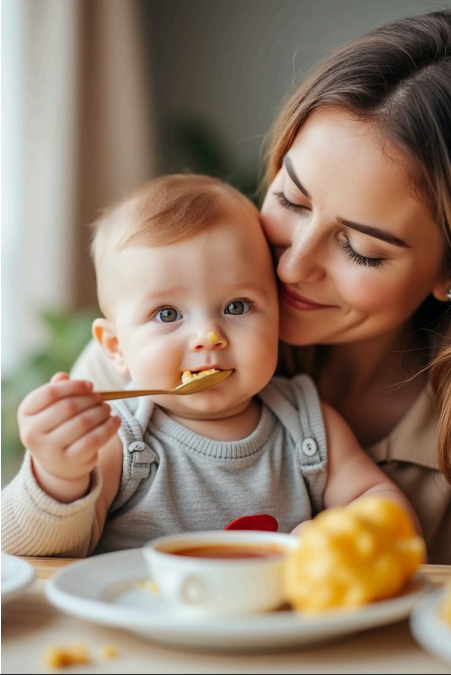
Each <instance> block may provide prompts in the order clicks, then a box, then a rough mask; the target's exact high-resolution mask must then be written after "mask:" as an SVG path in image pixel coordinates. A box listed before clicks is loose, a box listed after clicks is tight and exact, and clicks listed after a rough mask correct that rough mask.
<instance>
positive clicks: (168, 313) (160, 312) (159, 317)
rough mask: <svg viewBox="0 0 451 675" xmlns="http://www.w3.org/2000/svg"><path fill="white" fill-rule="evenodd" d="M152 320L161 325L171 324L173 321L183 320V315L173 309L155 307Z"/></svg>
mask: <svg viewBox="0 0 451 675" xmlns="http://www.w3.org/2000/svg"><path fill="white" fill-rule="evenodd" d="M152 319H154V320H155V321H159V322H161V323H173V322H174V321H180V319H183V315H182V314H181V312H179V310H178V309H176V308H175V307H168V306H166V305H165V306H164V307H157V309H156V310H155V311H154V312H153V314H152Z"/></svg>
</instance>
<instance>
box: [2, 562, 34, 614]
mask: <svg viewBox="0 0 451 675" xmlns="http://www.w3.org/2000/svg"><path fill="white" fill-rule="evenodd" d="M1 553H2V556H1V562H2V571H3V564H4V561H5V560H7V561H8V564H12V565H14V566H15V568H16V569H15V570H14V572H15V574H14V575H13V577H12V580H11V579H8V580H5V581H4V580H3V575H2V586H1V596H2V603H3V602H4V601H6V600H10V599H11V598H13V597H15V596H16V595H18V594H19V593H21V592H22V591H24V590H25V589H26V588H27V587H28V586H30V585H31V584H32V583H33V582H34V580H35V579H36V572H35V569H34V567H33V565H31V564H30V563H29V562H27V561H26V560H23V559H22V558H20V557H19V556H16V555H12V554H11V553H7V552H6V551H2V552H1ZM17 573H18V574H17Z"/></svg>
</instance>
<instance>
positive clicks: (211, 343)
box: [191, 329, 228, 351]
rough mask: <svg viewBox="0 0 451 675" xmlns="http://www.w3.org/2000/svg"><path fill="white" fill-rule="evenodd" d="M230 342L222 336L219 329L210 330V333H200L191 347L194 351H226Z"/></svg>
mask: <svg viewBox="0 0 451 675" xmlns="http://www.w3.org/2000/svg"><path fill="white" fill-rule="evenodd" d="M227 345H228V342H227V338H226V337H225V335H222V334H221V333H220V332H219V331H218V330H217V329H216V330H210V331H208V333H200V334H199V335H198V336H196V338H195V339H194V340H193V342H192V345H191V350H192V351H200V350H201V349H224V348H225V347H227Z"/></svg>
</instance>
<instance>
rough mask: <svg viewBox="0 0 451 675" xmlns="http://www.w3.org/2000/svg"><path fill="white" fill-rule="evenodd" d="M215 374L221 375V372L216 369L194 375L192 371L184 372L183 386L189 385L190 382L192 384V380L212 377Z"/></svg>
mask: <svg viewBox="0 0 451 675" xmlns="http://www.w3.org/2000/svg"><path fill="white" fill-rule="evenodd" d="M213 373H219V370H217V369H216V368H209V369H208V370H200V371H199V372H198V373H192V372H191V371H190V370H184V371H183V373H182V384H187V383H188V382H192V380H198V379H200V378H201V377H205V376H206V375H212V374H213Z"/></svg>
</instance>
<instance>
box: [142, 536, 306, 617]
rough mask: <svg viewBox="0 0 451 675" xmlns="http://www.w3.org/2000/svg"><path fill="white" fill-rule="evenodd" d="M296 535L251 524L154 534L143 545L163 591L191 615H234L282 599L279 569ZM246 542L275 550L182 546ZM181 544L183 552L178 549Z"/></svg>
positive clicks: (271, 606)
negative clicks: (243, 552)
mask: <svg viewBox="0 0 451 675" xmlns="http://www.w3.org/2000/svg"><path fill="white" fill-rule="evenodd" d="M298 545H299V540H298V539H297V537H295V536H293V535H290V534H281V533H278V532H261V531H256V530H240V531H233V530H230V531H222V530H220V531H217V530H215V531H212V532H190V533H186V534H176V535H169V536H166V537H159V538H157V539H153V540H152V541H150V542H148V543H147V544H145V545H144V547H143V553H144V559H145V561H146V564H147V567H148V569H149V572H150V576H151V578H152V580H153V581H154V582H155V583H156V584H157V586H158V590H159V592H160V593H161V595H162V597H163V598H164V599H165V600H167V601H168V602H170V603H171V604H173V606H174V608H176V609H177V611H181V612H183V613H187V614H189V615H192V616H199V617H205V616H206V615H208V614H214V615H223V616H224V615H239V614H247V613H255V612H265V611H269V610H272V609H277V608H278V607H280V606H281V605H282V604H283V603H284V596H283V586H282V570H283V564H284V560H285V558H286V556H287V554H288V553H289V552H290V551H292V550H293V549H295V548H297V546H298ZM218 547H220V548H222V547H229V552H230V548H232V549H233V548H234V547H235V550H236V547H246V548H249V549H253V550H254V552H255V551H256V550H258V551H260V553H261V552H262V550H263V549H273V550H274V554H268V553H266V555H262V556H260V557H242V558H224V557H197V556H195V555H186V550H187V549H195V548H201V549H202V548H203V549H204V550H205V549H211V548H216V549H217V548H218ZM183 550H185V554H181V551H183Z"/></svg>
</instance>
